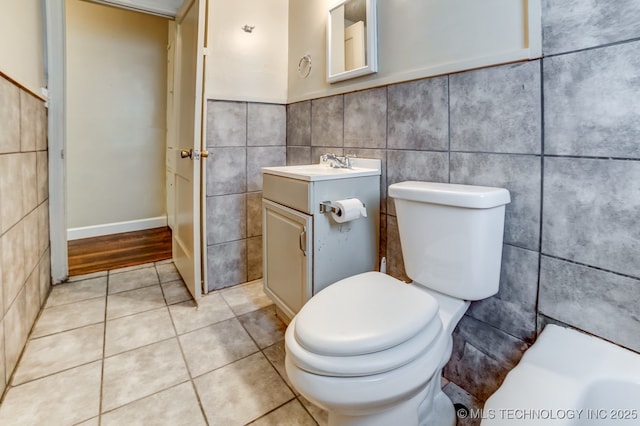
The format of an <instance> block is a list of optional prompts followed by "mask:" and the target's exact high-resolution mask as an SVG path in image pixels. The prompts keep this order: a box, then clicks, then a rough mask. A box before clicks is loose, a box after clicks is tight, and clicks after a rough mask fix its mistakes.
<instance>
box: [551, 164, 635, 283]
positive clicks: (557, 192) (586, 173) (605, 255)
mask: <svg viewBox="0 0 640 426" xmlns="http://www.w3.org/2000/svg"><path fill="white" fill-rule="evenodd" d="M638 182H640V161H625V160H596V159H576V158H547V159H545V169H544V201H543V209H544V213H543V229H542V251H543V252H544V253H545V254H550V255H553V256H556V257H561V258H565V259H568V260H573V261H576V262H580V263H584V264H587V265H592V266H596V267H599V268H603V269H608V270H610V271H613V272H619V273H623V274H628V275H633V276H635V277H640V262H639V261H638V259H640V226H638V212H639V211H640V185H639V184H638Z"/></svg>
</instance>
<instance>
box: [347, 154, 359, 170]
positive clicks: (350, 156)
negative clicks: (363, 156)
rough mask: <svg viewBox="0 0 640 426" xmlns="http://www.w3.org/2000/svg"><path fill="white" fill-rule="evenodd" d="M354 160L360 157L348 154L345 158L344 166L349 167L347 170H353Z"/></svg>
mask: <svg viewBox="0 0 640 426" xmlns="http://www.w3.org/2000/svg"><path fill="white" fill-rule="evenodd" d="M353 158H358V156H357V155H356V154H347V155H345V156H344V165H345V166H346V167H347V169H350V168H351V160H352V159H353Z"/></svg>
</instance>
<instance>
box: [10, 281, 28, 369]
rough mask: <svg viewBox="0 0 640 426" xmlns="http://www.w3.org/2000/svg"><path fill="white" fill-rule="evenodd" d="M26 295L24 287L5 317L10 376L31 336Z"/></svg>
mask: <svg viewBox="0 0 640 426" xmlns="http://www.w3.org/2000/svg"><path fill="white" fill-rule="evenodd" d="M26 293H27V292H26V290H25V288H24V287H23V288H22V290H21V291H20V293H18V295H17V296H16V298H15V300H14V301H13V303H12V304H11V305H10V306H9V309H8V310H7V313H6V315H5V317H4V344H5V365H6V371H7V372H8V374H7V375H8V376H9V375H10V373H11V372H13V369H14V368H15V367H16V364H17V363H18V359H19V358H20V354H21V353H22V349H23V348H24V345H25V343H26V341H27V336H28V334H29V329H30V324H27V294H26ZM5 300H6V299H5Z"/></svg>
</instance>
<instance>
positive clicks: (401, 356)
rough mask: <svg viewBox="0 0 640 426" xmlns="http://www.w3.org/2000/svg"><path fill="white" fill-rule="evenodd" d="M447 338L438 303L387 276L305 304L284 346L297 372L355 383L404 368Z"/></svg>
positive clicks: (372, 275)
mask: <svg viewBox="0 0 640 426" xmlns="http://www.w3.org/2000/svg"><path fill="white" fill-rule="evenodd" d="M354 306H357V309H354ZM443 336H444V334H443V327H442V323H441V321H440V317H439V315H438V302H437V301H436V300H435V298H433V297H432V296H431V295H429V294H428V293H426V292H423V291H421V290H420V289H418V288H416V287H414V286H411V285H408V284H405V283H403V282H402V281H399V280H397V279H395V278H393V277H390V276H388V275H386V274H382V273H379V272H366V273H364V274H359V275H355V276H353V277H349V278H346V279H344V280H341V281H338V282H337V283H335V284H333V285H331V286H329V287H327V288H326V289H324V290H323V291H321V292H320V293H318V294H317V295H316V296H314V297H313V298H312V299H311V300H310V301H309V302H307V304H306V305H305V306H304V307H303V308H302V309H301V310H300V312H299V313H298V315H296V317H295V318H294V319H293V320H292V322H291V324H290V325H289V328H288V329H287V338H286V341H287V353H288V355H289V356H291V358H292V360H293V362H294V363H295V364H296V365H297V366H298V367H299V368H301V369H303V370H305V371H308V372H310V373H314V374H319V375H328V376H351V377H355V376H365V375H372V374H379V373H383V372H386V371H390V370H393V369H396V368H398V367H400V366H402V365H405V364H407V363H409V362H411V361H413V360H415V359H416V358H418V357H420V356H422V355H424V354H425V352H428V351H430V350H431V348H432V346H434V342H436V341H438V340H439V339H443V338H444V337H443ZM435 367H436V366H434V368H435Z"/></svg>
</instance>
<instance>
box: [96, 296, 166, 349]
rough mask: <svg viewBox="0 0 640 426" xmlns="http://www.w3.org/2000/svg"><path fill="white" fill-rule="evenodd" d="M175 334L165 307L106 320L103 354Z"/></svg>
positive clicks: (156, 340) (131, 347)
mask: <svg viewBox="0 0 640 426" xmlns="http://www.w3.org/2000/svg"><path fill="white" fill-rule="evenodd" d="M175 335H176V332H175V329H174V328H173V323H172V322H171V317H170V316H169V310H168V309H167V308H166V307H163V308H159V309H154V310H152V311H147V312H143V313H140V314H135V315H128V316H126V317H122V318H117V319H114V320H109V321H107V331H106V334H105V339H106V341H105V349H104V351H105V356H111V355H115V354H118V353H121V352H125V351H128V350H131V349H135V348H140V347H142V346H146V345H149V344H151V343H156V342H159V341H161V340H165V339H169V338H171V337H173V336H175Z"/></svg>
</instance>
